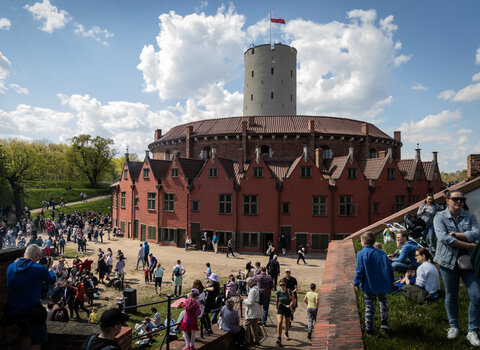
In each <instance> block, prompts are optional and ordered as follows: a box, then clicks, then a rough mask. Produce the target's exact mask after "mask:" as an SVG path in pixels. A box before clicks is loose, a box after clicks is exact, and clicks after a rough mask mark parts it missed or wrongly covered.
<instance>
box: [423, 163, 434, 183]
mask: <svg viewBox="0 0 480 350" xmlns="http://www.w3.org/2000/svg"><path fill="white" fill-rule="evenodd" d="M432 165H433V162H422V166H423V172H424V173H425V177H426V178H427V180H428V181H432V179H433V172H434V171H435V169H433V168H432ZM430 172H431V173H430Z"/></svg>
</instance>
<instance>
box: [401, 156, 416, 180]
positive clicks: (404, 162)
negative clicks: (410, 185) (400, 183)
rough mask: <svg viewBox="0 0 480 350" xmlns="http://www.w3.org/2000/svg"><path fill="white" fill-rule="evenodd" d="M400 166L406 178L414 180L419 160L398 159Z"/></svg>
mask: <svg viewBox="0 0 480 350" xmlns="http://www.w3.org/2000/svg"><path fill="white" fill-rule="evenodd" d="M397 164H398V168H399V169H400V172H401V173H402V176H403V177H404V179H405V180H413V177H414V175H415V169H416V168H417V161H416V160H415V159H401V160H399V161H397Z"/></svg>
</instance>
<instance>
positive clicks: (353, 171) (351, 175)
mask: <svg viewBox="0 0 480 350" xmlns="http://www.w3.org/2000/svg"><path fill="white" fill-rule="evenodd" d="M347 177H348V178H349V179H356V178H357V169H356V168H348V173H347Z"/></svg>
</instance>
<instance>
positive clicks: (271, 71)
mask: <svg viewBox="0 0 480 350" xmlns="http://www.w3.org/2000/svg"><path fill="white" fill-rule="evenodd" d="M270 74H271V75H273V67H272V68H270Z"/></svg>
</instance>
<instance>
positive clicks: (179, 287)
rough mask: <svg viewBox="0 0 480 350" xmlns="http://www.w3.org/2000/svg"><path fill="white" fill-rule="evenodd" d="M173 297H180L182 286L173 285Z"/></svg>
mask: <svg viewBox="0 0 480 350" xmlns="http://www.w3.org/2000/svg"><path fill="white" fill-rule="evenodd" d="M177 287H178V294H177ZM173 295H175V296H177V295H182V286H181V285H180V286H177V285H175V287H174V291H173Z"/></svg>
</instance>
